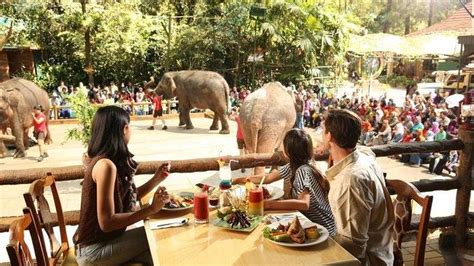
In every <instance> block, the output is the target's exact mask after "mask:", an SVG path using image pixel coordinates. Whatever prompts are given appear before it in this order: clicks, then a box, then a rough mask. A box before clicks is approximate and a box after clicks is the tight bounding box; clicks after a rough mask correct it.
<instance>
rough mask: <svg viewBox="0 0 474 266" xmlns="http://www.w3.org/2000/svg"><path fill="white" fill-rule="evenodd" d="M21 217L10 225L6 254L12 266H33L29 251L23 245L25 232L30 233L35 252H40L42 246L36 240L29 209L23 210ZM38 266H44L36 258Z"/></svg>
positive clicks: (41, 259) (43, 263) (41, 260)
mask: <svg viewBox="0 0 474 266" xmlns="http://www.w3.org/2000/svg"><path fill="white" fill-rule="evenodd" d="M23 213H24V215H23V217H22V218H20V219H17V220H15V221H13V222H12V223H11V224H10V240H9V243H8V245H7V253H8V257H9V258H10V263H11V265H12V266H23V265H35V263H34V261H33V258H32V257H31V253H30V250H29V248H28V246H27V245H26V243H25V230H26V229H28V230H29V231H30V235H31V240H32V242H33V245H34V247H35V250H37V249H39V250H41V248H42V246H41V244H40V241H39V238H38V232H37V231H36V229H37V228H36V227H35V222H34V220H33V219H32V216H31V210H30V209H29V208H24V209H23ZM36 261H37V264H38V265H45V262H44V260H43V258H42V257H39V258H37V260H36Z"/></svg>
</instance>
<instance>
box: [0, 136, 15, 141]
mask: <svg viewBox="0 0 474 266" xmlns="http://www.w3.org/2000/svg"><path fill="white" fill-rule="evenodd" d="M15 139H16V138H15V136H12V135H0V141H15Z"/></svg>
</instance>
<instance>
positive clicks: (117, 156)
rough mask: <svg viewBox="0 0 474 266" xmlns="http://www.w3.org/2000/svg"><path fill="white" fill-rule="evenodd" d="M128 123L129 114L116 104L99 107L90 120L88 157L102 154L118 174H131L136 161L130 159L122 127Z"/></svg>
mask: <svg viewBox="0 0 474 266" xmlns="http://www.w3.org/2000/svg"><path fill="white" fill-rule="evenodd" d="M129 123H130V116H129V115H128V114H127V112H126V111H125V110H123V109H122V108H120V107H117V106H112V105H111V106H105V107H101V108H99V110H97V113H96V114H95V115H94V120H93V121H92V133H91V137H90V140H89V145H88V148H87V155H88V156H89V158H91V159H92V158H94V157H96V156H104V157H105V158H108V159H110V160H111V161H112V162H113V163H114V164H115V166H116V167H117V173H118V175H119V176H123V177H125V176H128V177H130V176H132V175H133V174H134V173H135V170H136V167H137V163H136V162H135V161H134V160H132V157H133V154H132V153H130V151H129V150H128V147H127V143H126V142H125V135H124V131H123V129H124V127H125V126H126V125H128V124H129Z"/></svg>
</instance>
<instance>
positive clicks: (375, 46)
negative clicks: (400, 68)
mask: <svg viewBox="0 0 474 266" xmlns="http://www.w3.org/2000/svg"><path fill="white" fill-rule="evenodd" d="M457 37H458V33H456V32H443V33H433V34H429V35H418V36H398V35H392V34H386V33H375V34H367V35H364V36H360V35H352V36H351V38H350V42H349V51H352V52H354V53H358V54H367V53H380V52H381V53H393V54H397V55H403V56H425V55H440V56H441V55H445V56H458V55H459V54H460V51H461V45H460V44H459V43H458V39H457Z"/></svg>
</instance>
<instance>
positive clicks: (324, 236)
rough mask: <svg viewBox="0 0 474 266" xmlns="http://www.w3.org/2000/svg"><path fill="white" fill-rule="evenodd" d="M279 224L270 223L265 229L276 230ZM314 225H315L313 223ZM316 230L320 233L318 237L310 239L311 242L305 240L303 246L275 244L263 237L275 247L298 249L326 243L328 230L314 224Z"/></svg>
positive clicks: (284, 243)
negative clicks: (275, 245)
mask: <svg viewBox="0 0 474 266" xmlns="http://www.w3.org/2000/svg"><path fill="white" fill-rule="evenodd" d="M280 223H281V222H275V223H272V224H269V225H267V227H269V228H272V229H276V228H277V227H278V225H280ZM315 224H316V223H315ZM316 226H317V228H318V230H319V231H320V236H319V238H318V239H311V240H306V242H305V243H303V244H298V243H286V242H277V241H273V240H271V239H268V238H266V237H264V238H265V239H266V240H268V241H270V242H272V243H275V244H277V245H280V246H285V247H293V248H300V247H308V246H313V245H317V244H319V243H322V242H324V241H326V239H328V237H329V232H328V230H327V229H326V228H325V227H324V226H322V225H319V224H316Z"/></svg>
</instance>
